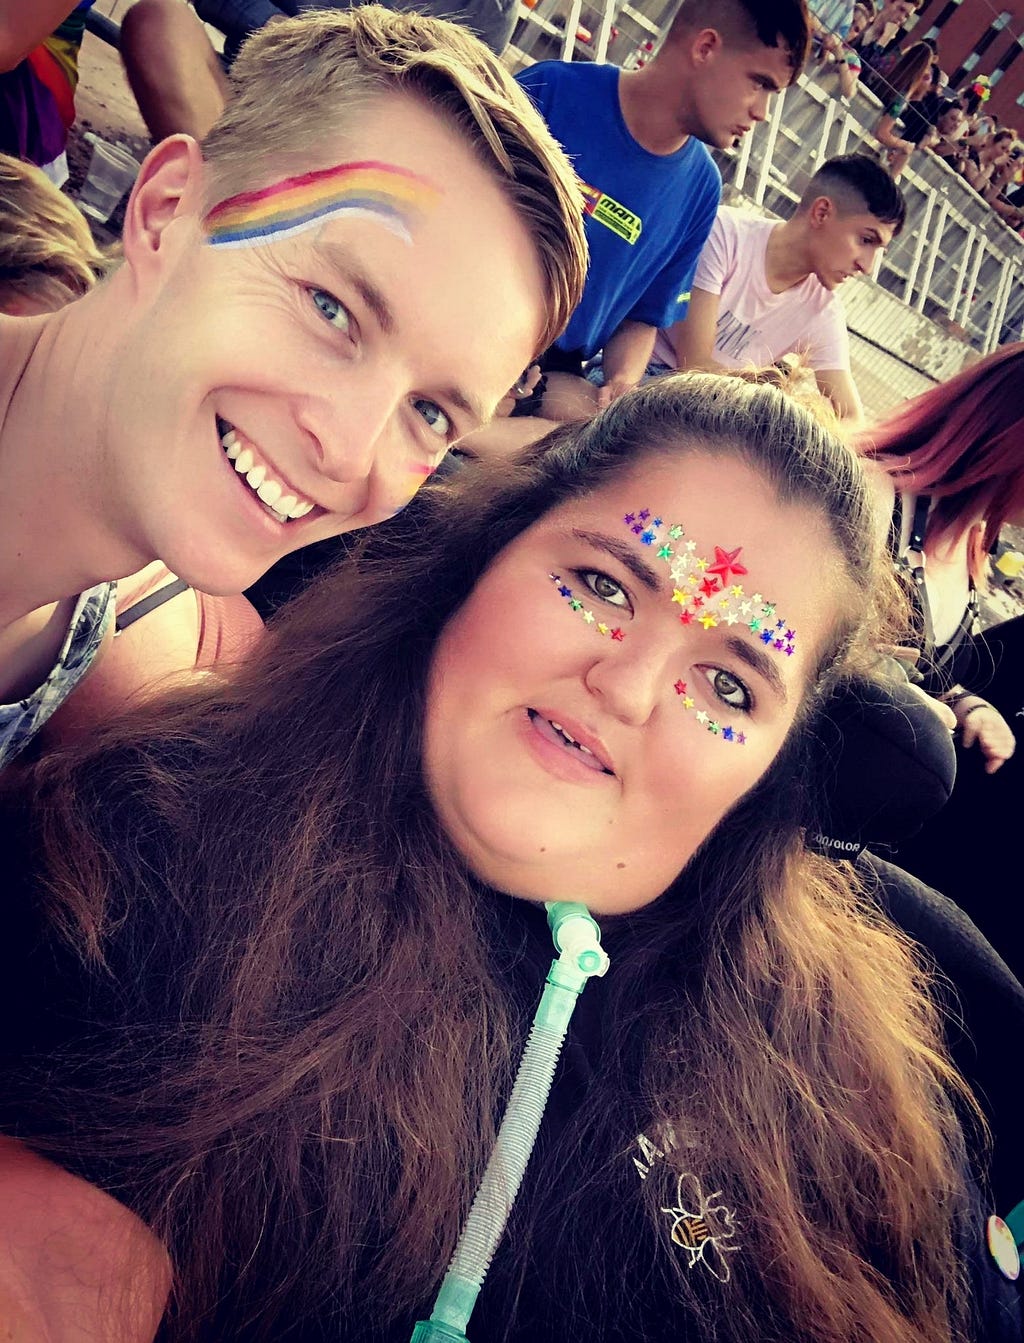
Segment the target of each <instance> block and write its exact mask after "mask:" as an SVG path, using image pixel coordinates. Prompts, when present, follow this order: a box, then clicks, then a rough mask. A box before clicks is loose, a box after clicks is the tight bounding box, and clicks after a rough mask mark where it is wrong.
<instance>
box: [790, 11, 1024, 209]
mask: <svg viewBox="0 0 1024 1343" xmlns="http://www.w3.org/2000/svg"><path fill="white" fill-rule="evenodd" d="M919 4H920V0H881V2H880V4H879V5H878V7H877V8H876V6H875V2H874V0H856V2H855V0H810V10H811V14H812V22H813V24H814V28H815V33H814V46H815V52H816V54H817V57H818V59H819V61H820V62H821V63H822V65H823V66H825V67H826V68H828V67H830V68H831V69H832V70H833V71H834V73H835V76H836V78H837V80H838V85H839V90H840V96H841V97H842V98H843V99H844V100H845V102H846V103H847V104H849V102H850V100H851V99H852V98H853V96H854V94H855V92H856V90H857V86H858V83H863V84H864V85H865V87H867V88H868V89H870V90H871V92H872V93H873V94H875V95H876V96H877V97H878V98H879V99H880V100H881V103H882V107H883V111H882V115H881V117H879V118H878V120H877V122H876V123H875V125H874V126H873V128H872V129H873V134H874V137H875V139H876V140H877V141H878V143H879V144H880V145H881V146H882V147H883V150H884V151H885V161H886V163H887V166H888V168H889V171H890V172H891V173H892V175H893V177H896V178H898V177H899V176H900V174H901V173H902V172H903V169H904V168H905V167H906V165H907V162H908V161H909V159H910V157H911V155H912V154H913V153H914V152H915V151H916V150H918V149H924V150H927V151H929V152H931V153H933V154H936V155H938V156H939V157H940V158H942V159H944V160H945V161H946V162H947V163H949V164H950V166H951V167H953V168H955V169H956V171H957V172H959V173H960V174H961V175H962V176H963V177H964V179H965V180H966V181H967V182H968V183H969V184H970V185H971V186H972V187H973V188H974V189H975V191H977V192H978V193H979V194H980V195H981V196H983V197H984V199H985V200H986V201H987V202H988V203H989V204H990V205H991V206H992V208H993V209H994V210H995V211H996V213H997V214H999V215H1000V216H1001V217H1002V218H1003V219H1005V220H1006V222H1007V223H1008V224H1010V226H1011V227H1013V228H1015V229H1019V228H1020V227H1021V225H1022V224H1024V142H1022V141H1021V139H1020V137H1019V136H1018V133H1017V130H1016V129H1015V128H1014V127H1012V126H1001V125H1000V124H999V119H998V117H996V116H994V115H993V114H991V113H989V112H987V111H986V110H985V104H986V103H987V101H988V98H989V96H990V94H991V85H990V84H989V81H988V79H987V78H985V77H984V76H982V77H979V78H977V79H972V80H971V81H970V82H969V83H968V84H967V85H966V86H965V87H964V88H963V89H960V90H954V89H951V88H950V86H949V77H948V75H947V74H946V72H945V71H944V70H943V69H942V68H941V65H940V61H939V52H938V50H937V48H936V47H935V45H934V44H933V43H930V42H927V41H910V40H907V39H902V34H903V28H904V25H905V24H906V23H907V21H908V19H910V18H911V17H912V15H913V14H914V13H915V11H916V10H917V9H918V8H919Z"/></svg>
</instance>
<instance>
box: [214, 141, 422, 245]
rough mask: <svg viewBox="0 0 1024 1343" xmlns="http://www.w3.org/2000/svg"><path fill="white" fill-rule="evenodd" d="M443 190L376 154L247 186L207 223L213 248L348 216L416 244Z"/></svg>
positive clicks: (277, 236) (271, 238)
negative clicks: (416, 231) (416, 233)
mask: <svg viewBox="0 0 1024 1343" xmlns="http://www.w3.org/2000/svg"><path fill="white" fill-rule="evenodd" d="M440 195H441V192H440V190H439V189H438V188H437V187H435V186H433V185H432V184H431V183H430V182H429V181H428V180H427V179H426V178H425V177H421V176H420V175H419V174H418V173H413V172H410V171H409V170H408V169H407V168H398V167H396V166H394V165H393V164H389V163H381V162H378V161H376V160H372V159H371V160H366V161H364V162H357V163H340V164H337V165H336V166H335V167H333V168H321V169H319V170H317V171H315V172H308V173H302V174H301V175H300V176H298V177H286V178H285V179H284V180H283V181H281V182H275V183H274V184H273V185H271V186H267V187H261V188H260V189H259V190H256V191H243V192H241V193H240V194H239V195H237V196H230V197H228V199H227V200H224V201H221V202H220V204H219V205H215V206H214V207H213V209H212V210H211V211H210V212H209V214H208V215H207V216H206V218H205V220H204V221H203V223H204V226H205V228H206V233H207V237H208V241H209V243H210V246H211V247H255V246H259V245H260V244H263V243H271V242H278V241H280V240H281V239H282V238H290V237H294V236H295V235H296V234H299V233H303V232H305V231H306V230H307V229H312V228H317V227H319V226H320V225H321V224H323V223H324V222H325V221H326V220H328V219H332V218H335V217H340V216H343V215H347V216H349V217H351V218H362V219H374V220H376V221H377V222H378V223H379V224H382V225H383V226H384V227H385V228H386V229H388V231H389V232H391V233H393V234H395V236H396V237H399V238H401V239H402V241H403V242H405V243H410V244H411V243H412V230H413V228H414V227H415V224H416V222H417V220H418V219H420V218H421V217H422V216H423V215H424V214H425V213H426V212H427V211H429V210H430V208H431V207H432V206H433V204H434V203H435V202H436V201H437V200H438V199H439V198H440Z"/></svg>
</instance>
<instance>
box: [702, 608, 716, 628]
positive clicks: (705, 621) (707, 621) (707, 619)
mask: <svg viewBox="0 0 1024 1343" xmlns="http://www.w3.org/2000/svg"><path fill="white" fill-rule="evenodd" d="M699 620H700V623H701V624H702V625H703V626H704V628H705V629H706V630H713V629H714V628H715V626H716V625H717V624H718V621H717V620H716V618H715V617H714V616H713V615H712V614H711V612H710V611H707V612H706V613H705V614H704V615H702V616H700V617H699Z"/></svg>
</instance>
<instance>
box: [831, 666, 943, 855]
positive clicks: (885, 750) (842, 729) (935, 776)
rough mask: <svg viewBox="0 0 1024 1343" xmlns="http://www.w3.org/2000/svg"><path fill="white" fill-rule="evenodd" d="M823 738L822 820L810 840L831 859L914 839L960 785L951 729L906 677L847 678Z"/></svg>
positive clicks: (835, 695) (833, 699)
mask: <svg viewBox="0 0 1024 1343" xmlns="http://www.w3.org/2000/svg"><path fill="white" fill-rule="evenodd" d="M815 736H816V741H815V743H814V744H813V746H812V757H813V758H814V760H815V768H816V771H817V778H816V780H815V781H814V782H815V784H816V785H817V786H816V789H815V796H816V799H817V804H816V805H817V818H816V823H815V824H814V825H812V826H811V828H810V830H809V832H808V840H809V842H810V844H811V846H812V847H813V848H816V849H817V850H818V851H819V852H821V853H824V854H827V855H828V856H830V857H833V858H853V857H856V855H857V854H858V853H859V852H860V851H861V849H863V848H865V847H866V846H868V845H871V846H874V845H878V844H881V845H889V844H896V843H898V842H899V841H900V840H902V839H906V838H908V837H909V836H910V835H912V834H914V832H915V831H917V830H919V829H920V828H921V826H922V825H923V824H924V822H925V821H927V820H928V818H929V817H930V816H933V815H934V814H935V813H936V812H937V811H938V810H939V808H940V807H942V806H943V805H944V804H945V803H946V802H948V800H949V796H950V793H951V792H952V791H953V781H954V779H955V777H956V753H955V751H954V749H953V739H952V736H951V734H950V732H949V729H948V728H947V727H945V726H944V725H943V724H942V722H941V721H940V720H939V718H938V717H937V715H936V714H935V712H934V711H933V710H932V709H931V708H929V706H928V705H927V704H926V703H925V702H924V701H923V700H922V698H921V695H920V693H919V692H917V691H915V690H914V689H913V687H911V686H910V685H908V684H907V683H906V681H905V680H903V679H899V678H896V677H894V678H893V679H891V680H890V679H888V678H885V679H882V678H879V679H877V680H872V679H870V678H867V677H854V678H851V679H849V680H847V681H844V682H842V683H841V684H840V685H839V686H837V687H836V689H835V690H834V691H833V692H832V694H831V696H830V697H829V699H828V701H827V702H826V704H825V705H824V708H823V710H822V712H821V713H820V716H819V718H818V721H817V725H816V728H815Z"/></svg>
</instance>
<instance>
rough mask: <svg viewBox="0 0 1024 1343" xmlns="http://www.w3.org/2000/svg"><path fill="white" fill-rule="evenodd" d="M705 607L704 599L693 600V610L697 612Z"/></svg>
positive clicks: (695, 598) (696, 598)
mask: <svg viewBox="0 0 1024 1343" xmlns="http://www.w3.org/2000/svg"><path fill="white" fill-rule="evenodd" d="M703 605H704V598H703V597H694V599H693V609H694V610H695V611H696V610H698V609H699V608H700V607H702V606H703Z"/></svg>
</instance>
